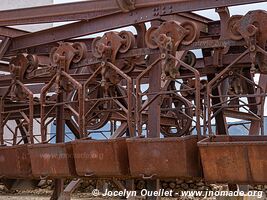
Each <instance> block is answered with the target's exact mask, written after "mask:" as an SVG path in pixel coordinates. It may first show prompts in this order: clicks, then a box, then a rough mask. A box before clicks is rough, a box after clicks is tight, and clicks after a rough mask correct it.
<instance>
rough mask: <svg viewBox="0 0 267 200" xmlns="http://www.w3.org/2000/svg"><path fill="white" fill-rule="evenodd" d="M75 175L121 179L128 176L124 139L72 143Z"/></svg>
mask: <svg viewBox="0 0 267 200" xmlns="http://www.w3.org/2000/svg"><path fill="white" fill-rule="evenodd" d="M72 148H73V154H74V159H75V166H76V171H77V174H78V175H80V176H87V177H88V176H97V177H121V176H127V175H129V164H128V154H127V145H126V140H125V139H124V138H119V139H110V140H76V141H74V142H72Z"/></svg>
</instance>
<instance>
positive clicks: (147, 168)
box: [127, 136, 201, 178]
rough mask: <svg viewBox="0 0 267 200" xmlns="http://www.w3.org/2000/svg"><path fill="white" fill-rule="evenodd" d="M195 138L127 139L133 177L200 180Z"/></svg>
mask: <svg viewBox="0 0 267 200" xmlns="http://www.w3.org/2000/svg"><path fill="white" fill-rule="evenodd" d="M197 141H198V139H197V136H185V137H179V138H164V139H160V138H144V139H128V140H127V145H128V153H129V162H130V171H131V175H132V176H133V177H143V178H146V177H147V178H148V177H150V178H155V177H160V178H172V177H173V178H178V177H200V176H201V167H200V159H199V153H198V148H197Z"/></svg>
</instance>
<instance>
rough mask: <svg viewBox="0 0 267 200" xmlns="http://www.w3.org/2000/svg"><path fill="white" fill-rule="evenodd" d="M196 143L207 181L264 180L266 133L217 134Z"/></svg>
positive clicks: (257, 181) (266, 146)
mask: <svg viewBox="0 0 267 200" xmlns="http://www.w3.org/2000/svg"><path fill="white" fill-rule="evenodd" d="M198 146H199V149H200V154H201V160H202V165H203V171H204V177H205V180H206V181H208V182H221V183H240V184H249V183H253V184H256V183H267V173H266V170H267V157H266V151H267V137H266V136H216V137H212V138H207V139H204V140H202V141H200V142H199V143H198Z"/></svg>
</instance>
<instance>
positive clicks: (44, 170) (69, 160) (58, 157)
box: [29, 143, 76, 179]
mask: <svg viewBox="0 0 267 200" xmlns="http://www.w3.org/2000/svg"><path fill="white" fill-rule="evenodd" d="M29 153H30V158H31V164H32V173H33V176H34V177H40V178H41V179H42V178H48V177H53V178H57V177H58V178H64V177H66V178H67V177H73V176H75V175H76V173H75V166H74V159H73V155H72V148H71V144H70V143H58V144H36V145H30V146H29Z"/></svg>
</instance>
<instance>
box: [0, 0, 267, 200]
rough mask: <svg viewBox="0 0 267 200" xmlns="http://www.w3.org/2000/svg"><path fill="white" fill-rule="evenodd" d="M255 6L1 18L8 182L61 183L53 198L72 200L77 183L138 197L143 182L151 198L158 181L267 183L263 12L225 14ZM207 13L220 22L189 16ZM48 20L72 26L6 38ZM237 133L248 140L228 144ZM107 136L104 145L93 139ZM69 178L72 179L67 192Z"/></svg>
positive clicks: (199, 4)
mask: <svg viewBox="0 0 267 200" xmlns="http://www.w3.org/2000/svg"><path fill="white" fill-rule="evenodd" d="M258 2H264V1H260V0H231V1H216V0H214V1H213V0H200V1H196V0H188V1H187V0H162V1H159V0H92V1H83V2H77V3H69V4H58V5H51V6H42V7H34V8H24V9H17V10H6V11H0V39H1V41H2V42H1V44H0V60H1V63H0V70H1V71H2V72H3V74H2V75H1V76H0V87H1V88H0V94H1V101H0V102H1V103H0V142H1V147H0V176H1V179H2V181H4V182H8V183H10V184H11V183H12V181H14V180H17V179H31V180H40V179H47V178H51V179H54V180H55V190H54V193H53V196H52V198H51V199H60V198H62V196H64V195H65V198H68V197H67V196H68V195H69V194H70V192H71V191H72V190H73V188H75V186H77V184H79V180H80V179H82V178H100V179H101V178H106V179H110V180H113V181H114V182H115V183H116V184H117V185H118V187H119V188H120V189H123V188H127V189H131V190H134V185H133V184H132V180H134V179H140V178H141V179H145V180H147V181H148V183H149V184H148V185H149V187H150V188H153V189H155V190H156V189H157V188H158V180H159V179H166V178H179V177H186V178H203V179H204V180H206V181H208V182H220V183H229V184H258V183H267V177H266V173H265V171H266V169H267V165H266V163H267V159H266V156H265V154H264V152H265V149H266V148H267V142H266V137H265V136H264V134H265V133H264V102H265V96H266V94H267V76H266V74H267V51H266V40H267V29H266V26H265V24H266V22H267V12H266V11H264V10H255V11H250V12H248V13H247V14H246V15H244V16H241V15H233V16H231V15H230V13H229V9H228V7H230V6H237V5H244V4H250V3H258ZM212 8H214V9H216V12H217V13H218V15H219V17H220V20H219V21H213V20H211V19H208V18H205V17H202V16H200V15H198V14H195V13H194V12H193V11H198V10H205V9H212ZM47 22H50V23H51V22H71V23H67V24H65V25H62V26H58V27H53V28H50V29H46V30H42V31H37V32H31V33H30V32H25V31H21V30H18V29H14V28H11V27H12V26H14V25H27V24H40V23H47ZM118 28H121V29H120V30H118ZM96 33H101V34H98V35H101V36H100V37H95V35H94V34H96ZM82 36H90V37H82ZM196 50H197V51H196ZM196 52H199V53H196ZM196 54H201V56H199V55H198V56H197V55H196ZM255 75H259V81H258V82H257V81H255V80H254V76H255ZM233 120H238V122H240V123H235V124H233V123H230V122H232V121H233ZM53 123H55V124H56V135H55V138H54V137H52V136H51V135H50V133H49V132H50V131H49V127H50V125H51V124H53ZM247 124H248V125H247ZM235 125H238V126H244V127H245V128H246V129H247V136H230V135H231V134H230V133H229V130H230V128H231V127H233V126H235ZM107 126H109V127H110V128H109V130H108V131H107V132H108V134H107V135H105V136H106V139H105V140H95V139H93V138H92V137H91V134H93V133H94V134H99V135H103V132H104V131H103V129H104V128H106V127H107ZM65 127H68V128H69V129H70V130H71V132H72V133H73V135H74V139H73V141H71V142H65V138H66V134H65ZM237 134H238V133H237ZM52 140H55V142H56V143H53V142H51V141H52ZM233 169H236V170H233ZM66 178H68V179H73V180H75V181H72V182H71V183H70V185H69V186H68V187H67V188H65V189H64V188H63V180H64V179H66ZM77 178H78V180H77ZM120 180H127V181H126V182H127V184H126V185H123V184H122V182H120Z"/></svg>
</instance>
